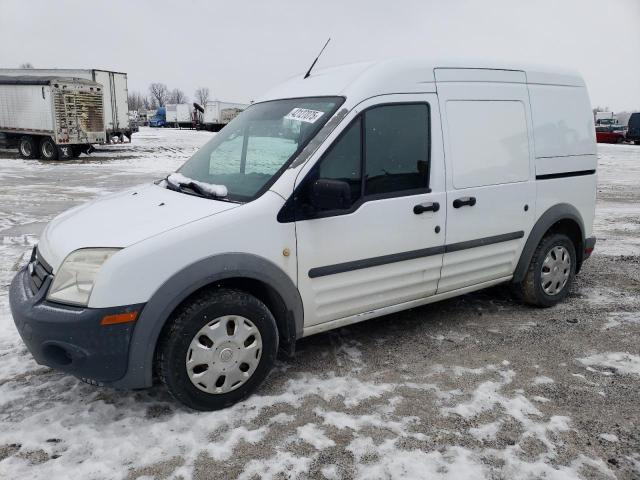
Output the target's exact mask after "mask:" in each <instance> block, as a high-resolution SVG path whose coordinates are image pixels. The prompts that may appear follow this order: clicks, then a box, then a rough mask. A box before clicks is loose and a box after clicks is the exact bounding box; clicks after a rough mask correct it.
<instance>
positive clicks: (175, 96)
mask: <svg viewBox="0 0 640 480" xmlns="http://www.w3.org/2000/svg"><path fill="white" fill-rule="evenodd" d="M167 103H187V96H186V95H185V94H184V92H183V91H182V90H180V89H179V88H174V89H173V90H171V93H170V94H169V100H168V102H167Z"/></svg>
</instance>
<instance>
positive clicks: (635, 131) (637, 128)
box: [626, 112, 640, 145]
mask: <svg viewBox="0 0 640 480" xmlns="http://www.w3.org/2000/svg"><path fill="white" fill-rule="evenodd" d="M626 139H627V141H628V142H633V143H635V144H636V145H640V113H638V112H636V113H632V114H631V116H630V117H629V124H628V126H627V136H626Z"/></svg>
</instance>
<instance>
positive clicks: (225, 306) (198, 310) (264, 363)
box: [156, 289, 278, 410]
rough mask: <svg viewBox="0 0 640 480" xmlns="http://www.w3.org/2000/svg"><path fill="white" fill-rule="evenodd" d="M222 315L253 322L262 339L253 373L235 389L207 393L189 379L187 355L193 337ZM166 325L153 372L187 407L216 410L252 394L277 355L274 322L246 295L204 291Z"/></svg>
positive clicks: (268, 312)
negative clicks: (260, 349) (239, 317)
mask: <svg viewBox="0 0 640 480" xmlns="http://www.w3.org/2000/svg"><path fill="white" fill-rule="evenodd" d="M225 315H238V316H242V317H245V318H247V319H248V320H250V321H251V322H253V324H254V325H255V326H256V327H257V329H258V331H259V332H260V336H261V338H262V352H261V357H260V360H259V363H258V365H257V367H256V369H255V370H254V372H253V374H252V375H251V376H250V377H249V379H248V380H246V381H245V383H243V384H241V385H240V386H239V387H237V388H236V389H235V390H231V391H229V392H226V393H217V394H216V393H208V392H205V391H202V390H200V389H199V388H197V387H196V386H195V385H194V383H193V382H192V381H191V379H190V378H189V375H188V373H187V366H186V359H187V354H188V352H189V346H190V344H191V341H192V340H193V339H194V337H195V336H196V334H198V332H199V331H200V330H201V329H202V328H203V327H205V326H206V325H207V324H208V323H211V322H212V321H213V320H214V319H217V318H219V317H221V316H225ZM169 322H170V323H169V324H168V326H167V327H166V328H165V330H164V332H163V334H162V336H161V339H160V342H159V344H158V349H157V359H156V369H157V372H158V374H159V376H160V379H161V380H162V382H163V383H164V384H165V385H166V386H167V389H168V390H169V393H170V394H171V395H172V396H173V397H174V398H175V399H176V400H178V401H179V402H181V403H183V404H184V405H186V406H188V407H190V408H193V409H196V410H219V409H221V408H225V407H228V406H231V405H233V404H234V403H236V402H238V401H240V400H242V399H243V398H245V397H246V396H247V395H249V394H250V393H252V392H253V391H254V390H255V389H256V388H257V387H258V386H259V385H260V384H261V383H262V381H263V380H264V379H265V378H266V376H267V375H268V374H269V372H270V371H271V368H272V367H273V364H274V362H275V359H276V354H277V352H278V329H277V326H276V321H275V319H274V318H273V315H272V314H271V312H270V311H269V309H268V308H267V307H266V306H265V305H264V304H263V303H262V302H261V301H260V300H258V299H257V298H255V297H254V296H252V295H249V294H248V293H245V292H242V291H238V290H229V289H218V290H209V291H204V292H203V293H201V294H198V295H197V296H196V297H194V298H193V299H192V300H190V301H189V302H188V303H187V304H185V305H183V306H181V307H180V308H179V309H178V310H177V311H176V312H175V313H174V315H173V317H172V318H171V319H170V320H169ZM214 346H215V345H214ZM211 348H213V347H211Z"/></svg>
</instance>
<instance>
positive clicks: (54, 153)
mask: <svg viewBox="0 0 640 480" xmlns="http://www.w3.org/2000/svg"><path fill="white" fill-rule="evenodd" d="M40 157H41V158H42V160H47V161H50V160H57V159H58V146H57V145H56V144H55V142H54V141H53V140H52V139H51V138H50V137H46V138H43V139H42V140H41V141H40Z"/></svg>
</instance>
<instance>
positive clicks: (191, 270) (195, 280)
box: [113, 253, 304, 388]
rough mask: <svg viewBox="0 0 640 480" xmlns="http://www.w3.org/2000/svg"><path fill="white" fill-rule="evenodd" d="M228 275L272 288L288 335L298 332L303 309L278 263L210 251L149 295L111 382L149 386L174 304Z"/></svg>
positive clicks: (129, 386)
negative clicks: (119, 372) (123, 366)
mask: <svg viewBox="0 0 640 480" xmlns="http://www.w3.org/2000/svg"><path fill="white" fill-rule="evenodd" d="M230 278H247V279H252V280H258V281H261V282H263V283H265V284H267V285H269V286H270V287H271V288H273V289H274V290H275V291H276V292H277V293H278V294H279V295H280V297H281V298H282V300H283V301H284V303H285V305H286V308H287V311H288V312H287V313H288V315H287V317H288V318H289V319H290V320H289V322H290V323H292V325H291V326H290V327H291V328H290V330H292V331H291V332H289V335H290V336H291V339H292V340H293V341H295V339H296V338H299V337H300V336H302V329H303V326H304V313H303V307H302V299H301V297H300V293H299V292H298V289H297V288H296V286H295V284H294V283H293V281H292V280H291V278H290V277H289V276H288V275H287V274H286V273H285V272H284V271H283V270H282V269H280V268H279V267H278V266H276V265H275V264H273V263H272V262H270V261H268V260H266V259H265V258H263V257H259V256H257V255H252V254H245V253H226V254H221V255H214V256H211V257H208V258H205V259H203V260H200V261H198V262H196V263H193V264H191V265H189V266H187V267H185V268H184V269H182V270H180V271H179V272H177V273H176V274H174V275H173V276H172V277H171V278H169V279H168V280H167V281H166V282H165V283H164V284H163V285H162V286H161V287H160V288H159V289H158V290H157V291H156V292H155V293H154V294H153V296H152V297H151V299H149V301H148V302H147V304H146V305H145V306H144V308H143V310H142V314H141V315H140V318H138V320H137V321H136V326H135V328H134V331H133V337H132V339H131V343H130V346H129V365H128V368H127V373H126V374H125V376H124V377H123V378H122V379H120V380H119V381H117V382H114V385H113V386H116V387H121V388H142V387H149V386H151V385H152V382H153V378H152V375H153V362H154V354H155V348H156V344H157V342H158V339H159V337H160V334H161V332H162V329H163V327H164V325H165V324H166V322H167V320H168V319H169V316H170V315H171V313H172V312H173V311H174V310H175V308H176V307H177V306H178V305H179V304H180V303H181V302H182V301H184V300H185V299H186V298H187V297H188V296H189V295H191V294H192V293H194V292H196V291H197V290H199V289H200V288H202V287H205V286H207V285H210V284H211V283H215V282H217V281H221V280H225V279H230Z"/></svg>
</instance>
